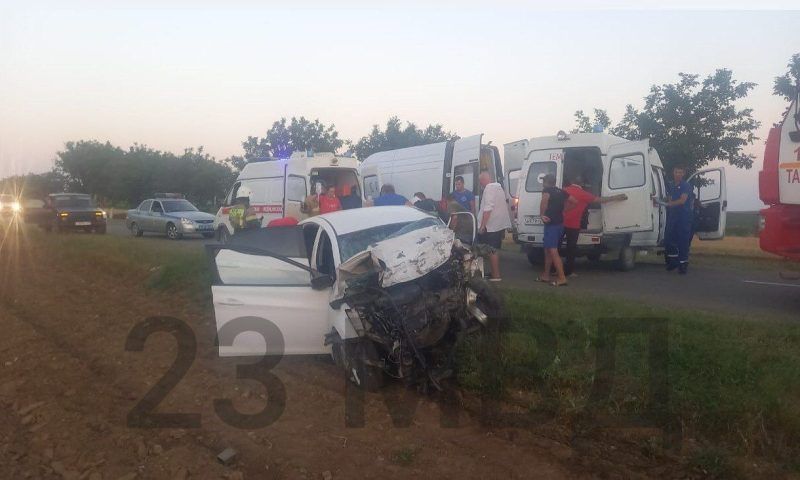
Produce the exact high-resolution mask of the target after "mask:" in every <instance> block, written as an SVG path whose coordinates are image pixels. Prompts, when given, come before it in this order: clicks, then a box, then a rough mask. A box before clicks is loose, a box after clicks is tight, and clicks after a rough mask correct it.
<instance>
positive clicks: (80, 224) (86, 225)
mask: <svg viewBox="0 0 800 480" xmlns="http://www.w3.org/2000/svg"><path fill="white" fill-rule="evenodd" d="M91 224H92V222H75V226H76V227H88V226H89V225H91Z"/></svg>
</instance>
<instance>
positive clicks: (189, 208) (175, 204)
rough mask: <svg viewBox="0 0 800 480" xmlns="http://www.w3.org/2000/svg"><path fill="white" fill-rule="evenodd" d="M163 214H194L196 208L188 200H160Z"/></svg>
mask: <svg viewBox="0 0 800 480" xmlns="http://www.w3.org/2000/svg"><path fill="white" fill-rule="evenodd" d="M161 204H162V205H164V211H165V212H196V211H197V207H195V206H194V205H192V204H191V203H189V201H188V200H161Z"/></svg>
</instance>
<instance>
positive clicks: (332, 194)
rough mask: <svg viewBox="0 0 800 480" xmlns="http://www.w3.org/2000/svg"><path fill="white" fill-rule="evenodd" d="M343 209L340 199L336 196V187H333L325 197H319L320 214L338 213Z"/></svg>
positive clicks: (329, 188)
mask: <svg viewBox="0 0 800 480" xmlns="http://www.w3.org/2000/svg"><path fill="white" fill-rule="evenodd" d="M341 209H342V203H341V202H340V201H339V197H337V196H336V187H335V186H333V185H331V186H330V187H328V189H327V191H326V192H325V195H320V196H319V213H320V214H322V213H330V212H338V211H339V210H341Z"/></svg>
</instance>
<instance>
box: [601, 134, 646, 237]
mask: <svg viewBox="0 0 800 480" xmlns="http://www.w3.org/2000/svg"><path fill="white" fill-rule="evenodd" d="M649 148H650V145H649V142H648V141H647V140H641V141H638V142H625V143H620V144H617V145H612V146H610V147H609V149H608V154H607V156H606V158H605V159H604V160H603V167H604V170H605V172H604V175H603V189H602V193H603V196H604V197H607V196H611V195H619V194H625V195H627V197H628V199H627V200H625V201H623V202H609V203H604V204H603V205H602V207H601V208H602V211H603V233H606V234H613V233H632V232H647V231H651V230H653V201H652V199H651V198H650V190H651V182H652V179H651V175H650V165H649V163H650V162H649V161H648V155H647V154H648V150H649Z"/></svg>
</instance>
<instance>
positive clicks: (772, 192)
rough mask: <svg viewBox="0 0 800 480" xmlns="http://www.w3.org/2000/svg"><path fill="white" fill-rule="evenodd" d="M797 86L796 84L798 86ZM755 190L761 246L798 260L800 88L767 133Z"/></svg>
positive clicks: (763, 248)
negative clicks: (762, 205) (761, 205)
mask: <svg viewBox="0 0 800 480" xmlns="http://www.w3.org/2000/svg"><path fill="white" fill-rule="evenodd" d="M798 90H800V88H799V89H798ZM758 180H759V184H758V191H759V197H760V198H761V201H762V202H764V203H765V204H766V205H768V206H767V208H765V209H763V210H761V212H760V214H761V218H760V222H759V223H760V225H759V227H760V234H759V242H760V244H761V249H762V250H764V251H766V252H770V253H774V254H776V255H780V256H782V257H785V258H788V259H792V260H798V261H800V91H799V92H798V98H795V100H794V101H793V102H792V104H791V105H790V106H789V110H788V111H787V112H786V116H785V117H784V119H783V122H782V123H781V124H780V125H777V126H775V127H773V128H772V129H771V130H770V131H769V136H768V137H767V146H766V149H765V151H764V166H763V168H762V170H761V171H760V172H759V177H758Z"/></svg>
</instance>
